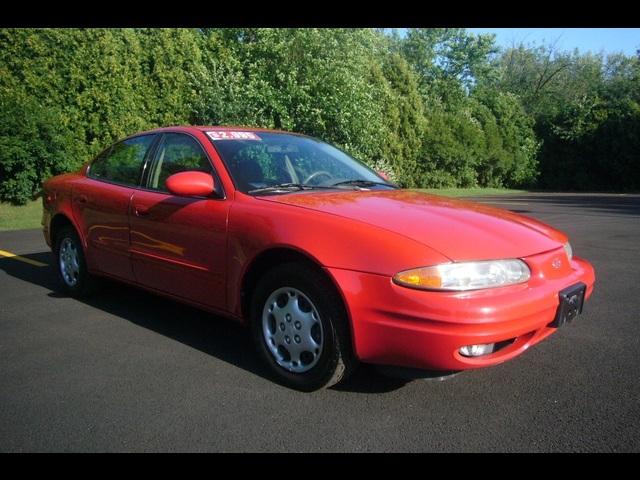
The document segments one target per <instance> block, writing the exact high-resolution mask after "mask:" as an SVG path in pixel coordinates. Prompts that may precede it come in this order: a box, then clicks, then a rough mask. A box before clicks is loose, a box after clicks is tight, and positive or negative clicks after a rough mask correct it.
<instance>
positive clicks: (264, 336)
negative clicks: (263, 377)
mask: <svg viewBox="0 0 640 480" xmlns="http://www.w3.org/2000/svg"><path fill="white" fill-rule="evenodd" d="M287 314H289V317H287ZM250 316H251V318H250V326H251V331H252V337H253V340H254V343H255V345H256V348H257V350H258V354H259V355H260V357H261V358H262V359H263V360H264V362H265V363H266V364H267V365H268V366H269V367H270V370H271V372H272V373H273V374H274V375H275V377H276V379H277V380H278V381H279V382H280V383H281V384H283V385H285V386H287V387H290V388H294V389H296V390H301V391H304V392H311V391H314V390H319V389H321V388H327V387H330V386H332V385H335V384H336V383H338V382H340V381H341V380H343V379H344V378H346V377H347V376H348V375H350V374H351V373H352V372H353V370H354V369H355V367H356V363H357V362H356V360H355V357H354V355H353V353H352V348H351V336H350V329H349V321H348V318H347V314H346V311H345V309H344V306H343V303H342V299H341V298H340V296H339V295H338V293H337V292H336V291H335V288H334V286H333V284H332V283H331V281H330V280H329V279H328V278H327V277H326V276H325V275H324V274H323V273H322V272H321V271H319V270H318V269H316V268H312V267H310V266H308V265H305V264H302V263H286V264H282V265H279V266H277V267H274V268H273V269H271V270H269V271H268V272H267V273H266V274H265V275H264V276H263V277H262V278H261V279H260V280H259V281H258V284H257V285H256V288H255V289H254V292H253V295H252V297H251V311H250ZM298 324H300V325H298ZM287 338H288V340H287ZM272 340H273V341H272ZM287 341H288V342H289V343H286V342H287ZM296 342H297V343H296ZM314 350H315V351H314Z"/></svg>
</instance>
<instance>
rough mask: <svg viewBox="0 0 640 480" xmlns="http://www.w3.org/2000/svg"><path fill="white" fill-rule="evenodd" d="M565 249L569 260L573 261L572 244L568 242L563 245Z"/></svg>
mask: <svg viewBox="0 0 640 480" xmlns="http://www.w3.org/2000/svg"><path fill="white" fill-rule="evenodd" d="M563 247H564V251H565V252H567V257H568V258H569V260H571V259H572V258H573V248H571V244H570V243H569V242H567V243H565V244H564V245H563Z"/></svg>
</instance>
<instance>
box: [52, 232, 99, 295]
mask: <svg viewBox="0 0 640 480" xmlns="http://www.w3.org/2000/svg"><path fill="white" fill-rule="evenodd" d="M53 252H54V257H55V260H56V261H55V265H54V268H55V270H56V272H57V275H58V279H59V280H60V283H61V285H62V290H63V291H64V292H65V293H67V294H68V295H70V296H72V297H85V296H87V295H90V294H91V293H92V292H93V291H95V288H96V284H97V280H96V278H95V277H94V276H93V275H91V274H90V273H89V271H88V270H87V263H86V261H85V256H84V250H83V248H82V242H81V241H80V237H79V236H78V234H77V233H76V231H75V229H74V228H73V227H71V226H66V227H63V228H61V229H60V231H59V232H57V234H56V237H55V247H54V250H53ZM65 266H66V268H65Z"/></svg>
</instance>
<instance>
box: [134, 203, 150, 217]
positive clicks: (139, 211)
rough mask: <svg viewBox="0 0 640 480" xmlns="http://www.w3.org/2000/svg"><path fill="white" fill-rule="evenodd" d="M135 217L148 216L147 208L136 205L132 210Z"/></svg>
mask: <svg viewBox="0 0 640 480" xmlns="http://www.w3.org/2000/svg"><path fill="white" fill-rule="evenodd" d="M133 209H134V211H135V212H136V215H137V216H138V217H144V216H145V215H149V207H147V206H145V205H136V206H135V207H134V208H133Z"/></svg>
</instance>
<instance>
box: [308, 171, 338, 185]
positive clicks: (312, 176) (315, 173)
mask: <svg viewBox="0 0 640 480" xmlns="http://www.w3.org/2000/svg"><path fill="white" fill-rule="evenodd" d="M321 175H324V176H326V177H329V178H333V175H331V174H330V173H329V172H325V171H324V170H320V171H317V172H313V173H312V174H311V175H309V176H308V177H307V178H306V179H305V181H304V183H309V182H310V181H311V180H313V179H314V178H316V177H319V176H321Z"/></svg>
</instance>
